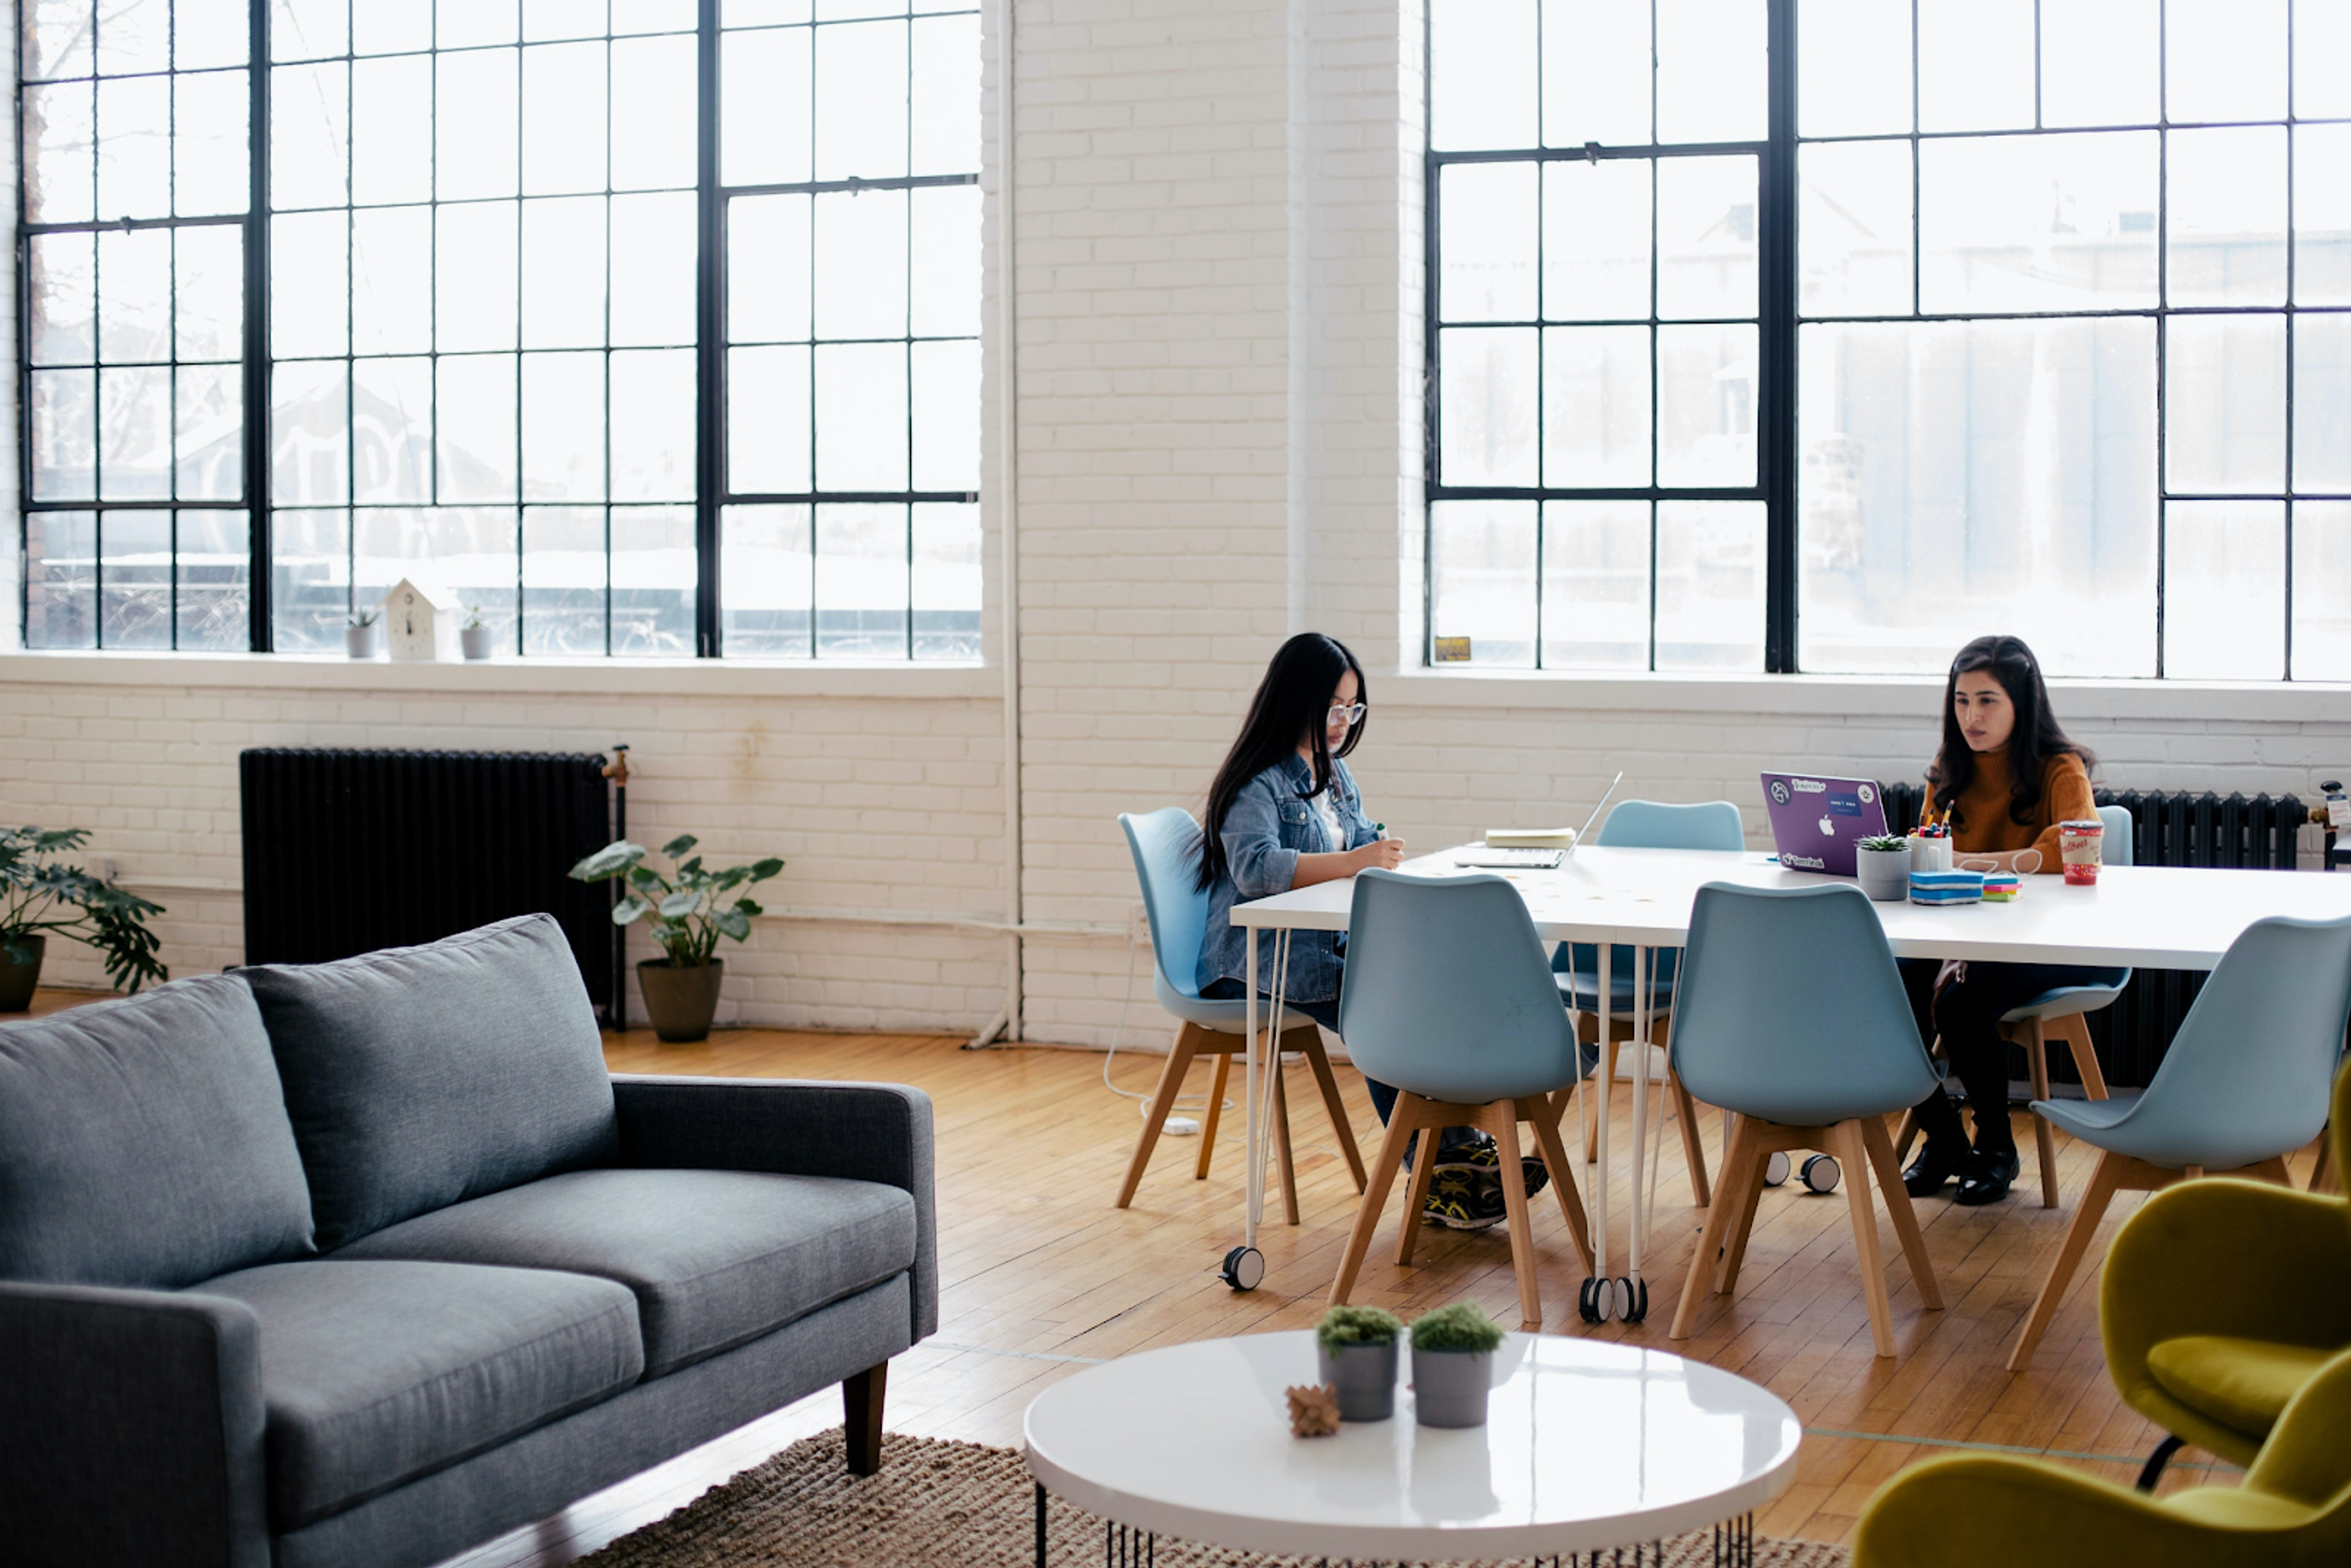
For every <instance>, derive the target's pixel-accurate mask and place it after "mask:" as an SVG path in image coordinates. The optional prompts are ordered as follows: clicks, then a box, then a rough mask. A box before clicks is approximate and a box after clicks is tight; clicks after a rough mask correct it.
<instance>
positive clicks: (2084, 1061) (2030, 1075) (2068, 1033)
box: [1894, 806, 2131, 1208]
mask: <svg viewBox="0 0 2351 1568" xmlns="http://www.w3.org/2000/svg"><path fill="white" fill-rule="evenodd" d="M2098 820H2099V821H2102V822H2104V823H2105V828H2106V836H2105V845H2104V847H2103V851H2102V852H2103V855H2104V858H2105V863H2106V864H2108V865H2128V864H2130V863H2131V814H2130V808H2129V807H2127V806H2101V807H2099V808H2098ZM1962 858H1964V857H1962ZM2025 887H2026V893H2027V895H2028V896H2030V894H2031V892H2032V881H2031V879H2029V878H2028V879H2027V881H2026V883H2025ZM2130 983H2131V971H2130V970H2129V968H2128V967H2123V968H2113V969H2101V970H2099V971H2097V977H2096V978H2095V980H2092V981H2090V982H2088V983H2086V984H2084V985H2079V986H2059V987H2057V988H2055V989H2053V990H2047V991H2043V992H2042V993H2041V994H2040V995H2039V996H2037V997H2034V998H2032V999H2031V1000H2030V1001H2026V1002H2022V1003H2020V1004H2018V1005H2017V1006H2016V1007H2015V1008H2013V1009H2010V1011H2009V1012H2008V1013H2006V1014H2005V1015H2004V1016H2002V1017H2001V1020H2000V1029H2001V1033H2002V1034H2003V1035H2005V1036H2007V1037H2008V1039H2009V1040H2010V1041H2011V1043H2013V1044H2015V1045H2018V1046H2020V1047H2022V1049H2023V1051H2024V1069H2025V1079H2026V1081H2027V1082H2030V1083H2031V1084H2032V1098H2034V1099H2035V1100H2046V1099H2048V1098H2049V1044H2048V1042H2049V1038H2050V1037H2051V1036H2052V1035H2053V1036H2055V1037H2056V1038H2057V1039H2059V1040H2064V1042H2065V1046H2066V1049H2067V1050H2069V1051H2072V1052H2073V1053H2074V1075H2075V1076H2076V1077H2078V1078H2080V1079H2081V1081H2082V1092H2083V1093H2084V1094H2085V1095H2087V1096H2088V1097H2089V1098H2090V1099H2092V1100H2104V1099H2105V1098H2106V1075H2105V1071H2103V1070H2102V1069H2101V1068H2100V1067H2099V1065H2098V1052H2097V1048H2096V1047H2095V1046H2094V1045H2092V1044H2091V1043H2090V1029H2089V1025H2087V1024H2086V1023H2085V1022H2084V1021H2083V1019H2084V1017H2085V1015H2087V1014H2090V1013H2094V1012H2096V1011H2097V1010H2098V1009H2100V1008H2108V1007H2112V1006H2114V1004H2115V998H2116V997H2119V996H2121V995H2122V994H2123V992H2124V991H2126V990H2127V989H2128V988H2130ZM1917 1126H1918V1117H1917V1112H1915V1111H1913V1112H1910V1113H1907V1114H1905V1115H1904V1117H1903V1118H1902V1126H1901V1130H1900V1131H1899V1132H1898V1133H1896V1134H1895V1138H1894V1157H1895V1158H1896V1160H1897V1161H1899V1160H1902V1159H1906V1158H1907V1157H1908V1155H1909V1153H1910V1139H1911V1137H1912V1135H1913V1134H1915V1133H1916V1132H1917ZM2032 1143H2033V1147H2034V1149H2035V1150H2036V1151H2037V1153H2038V1155H2039V1158H2040V1162H2041V1207H2043V1208H2054V1207H2057V1140H2056V1139H2055V1137H2054V1136H2053V1134H2051V1133H2050V1131H2049V1124H2048V1122H2047V1121H2046V1120H2045V1119H2043V1118H2042V1117H2039V1116H2035V1117H2034V1118H2033V1119H2032Z"/></svg>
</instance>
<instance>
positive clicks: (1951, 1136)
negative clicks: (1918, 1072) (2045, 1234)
mask: <svg viewBox="0 0 2351 1568" xmlns="http://www.w3.org/2000/svg"><path fill="white" fill-rule="evenodd" d="M2096 760H2097V759H2096V758H2094V757H2092V756H2091V755H2090V753H2088V752H2087V751H2085V750H2084V749H2083V748H2082V747H2079V746H2076V745H2074V742H2072V741H2071V740H2068V739H2067V738H2066V737H2065V732H2064V730H2062V729H2060V728H2059V727H2057V720H2056V717H2055V716H2054V715H2053V714H2052V713H2051V712H2050V711H2049V688H2048V686H2047V685H2044V684H2043V681H2042V678H2041V665H2040V662H2039V661H2038V660H2036V659H2034V658H2033V656H2032V649H2030V648H2028V647H2026V646H2025V645H2024V643H2023V642H2022V640H2020V639H2018V638H2015V637H1979V638H1977V639H1976V640H1975V641H1974V642H1972V643H1969V644H1968V645H1967V646H1966V647H1964V648H1962V649H1960V650H1959V656H1958V657H1957V658H1955V659H1953V660H1952V661H1951V675H1950V680H1949V684H1948V685H1946V686H1945V688H1944V695H1943V747H1942V750H1941V752H1940V753H1939V754H1938V755H1937V757H1936V758H1935V763H1934V766H1933V767H1931V768H1928V770H1927V782H1928V786H1929V788H1928V795H1927V805H1926V816H1927V819H1928V821H1940V820H1942V819H1943V818H1944V816H1945V815H1946V814H1947V813H1948V815H1949V821H1950V824H1951V835H1952V840H1953V843H1952V848H1953V850H1954V851H1955V852H1956V858H1957V859H1958V860H1959V862H1964V863H1969V864H1980V863H1982V862H1985V861H1992V862H1997V863H1998V864H1999V865H2000V867H2001V869H2003V870H2010V871H2018V872H2028V873H2029V872H2034V871H2039V872H2043V873H2052V872H2055V871H2057V870H2059V869H2060V866H2059V857H2058V852H2057V824H2058V823H2060V822H2064V821H2079V820H2082V819H2085V818H2095V816H2096V815H2097V807H2096V805H2095V803H2094V802H2093V800H2091V797H2090V768H2092V767H2093V766H2095V762H2096ZM1943 967H1944V966H1943V965H1942V964H1941V963H1939V962H1938V960H1936V959H1932V958H1906V959H1904V960H1903V961H1902V979H1903V983H1904V985H1905V986H1906V987H1907V988H1908V990H1909V993H1910V1006H1911V1009H1912V1010H1913V1011H1914V1012H1915V1013H1916V1014H1917V1019H1918V1030H1919V1032H1920V1033H1921V1034H1923V1035H1925V1036H1926V1037H1927V1038H1928V1040H1933V1039H1934V1038H1935V1037H1936V1036H1937V1035H1938V1034H1940V1035H1941V1036H1942V1040H1943V1054H1944V1055H1945V1056H1946V1057H1947V1058H1948V1059H1949V1061H1950V1064H1951V1071H1952V1072H1953V1073H1954V1074H1955V1075H1956V1076H1957V1077H1958V1078H1959V1082H1960V1083H1961V1084H1962V1085H1963V1086H1964V1087H1965V1089H1966V1091H1967V1097H1968V1110H1969V1112H1970V1114H1971V1115H1972V1117H1973V1119H1974V1121H1975V1143H1974V1145H1973V1146H1972V1147H1971V1146H1970V1145H1969V1142H1968V1136H1967V1134H1966V1132H1965V1131H1964V1130H1963V1129H1962V1128H1961V1126H1960V1124H1959V1108H1958V1107H1957V1106H1956V1105H1954V1104H1953V1103H1951V1100H1950V1098H1949V1096H1948V1095H1946V1094H1945V1093H1944V1092H1943V1091H1942V1090H1941V1089H1939V1088H1938V1089H1937V1090H1936V1091H1935V1092H1933V1093H1932V1094H1929V1095H1928V1096H1927V1098H1926V1099H1925V1100H1924V1101H1922V1102H1920V1103H1919V1106H1918V1124H1919V1126H1920V1127H1921V1128H1923V1129H1924V1130H1925V1132H1926V1134H1927V1144H1926V1146H1925V1147H1924V1148H1923V1149H1921V1150H1920V1151H1919V1153H1918V1157H1917V1159H1916V1160H1914V1161H1912V1162H1911V1165H1910V1168H1909V1169H1907V1170H1906V1171H1904V1172H1903V1173H1902V1181H1903V1185H1904V1186H1907V1187H1908V1188H1909V1190H1910V1196H1911V1197H1928V1196H1929V1195H1931V1194H1933V1193H1936V1192H1938V1191H1940V1190H1941V1189H1942V1186H1943V1184H1944V1183H1945V1182H1947V1181H1949V1180H1950V1179H1951V1178H1952V1177H1953V1176H1957V1177H1959V1191H1958V1193H1957V1194H1956V1195H1955V1197H1954V1201H1955V1202H1958V1203H1962V1204H1967V1205H1970V1206H1972V1205H1976V1204H1984V1203H1993V1202H1997V1201H1998V1200H1999V1199H2001V1198H2002V1197H2006V1196H2008V1186H2009V1183H2011V1181H2014V1180H2015V1179H2016V1173H2017V1159H2016V1135H2015V1133H2014V1131H2013V1129H2011V1126H2010V1124H2009V1112H2008V1044H2007V1041H2005V1040H2002V1039H2001V1033H2000V1020H2001V1016H2002V1015H2003V1014H2005V1013H2007V1012H2009V1011H2010V1010H2011V1009H2013V1008H2015V1007H2017V1006H2018V1005H2019V1004H2021V1003H2022V1002H2025V1001H2028V1000H2030V999H2031V998H2033V997H2036V996H2039V995H2040V994H2041V993H2042V992H2043V991H2048V990H2053V989H2055V988H2057V987H2059V986H2076V985H2086V984H2090V983H2092V982H2093V980H2095V979H2099V978H2103V977H2105V971H2103V970H2096V969H2089V968H2085V967H2080V966H2076V965H2070V964H1985V963H1973V962H1970V963H1969V964H1967V965H1964V966H1962V967H1959V970H1958V972H1957V973H1956V974H1954V975H1952V976H1950V977H1948V978H1944V977H1942V970H1943ZM1938 979H1941V981H1942V983H1941V985H1940V987H1939V988H1938V985H1937V981H1938Z"/></svg>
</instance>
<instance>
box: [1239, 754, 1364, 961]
mask: <svg viewBox="0 0 2351 1568" xmlns="http://www.w3.org/2000/svg"><path fill="white" fill-rule="evenodd" d="M1313 788H1314V768H1313V766H1312V764H1311V763H1309V762H1308V761H1307V760H1306V759H1305V758H1302V757H1298V756H1291V757H1290V758H1285V759H1284V760H1282V761H1280V762H1277V763H1275V764H1274V765H1273V766H1272V767H1270V768H1267V769H1266V770H1265V771H1264V772H1262V773H1260V774H1259V775H1258V776H1257V777H1256V778H1254V779H1250V780H1249V782H1248V783H1247V784H1244V785H1242V786H1241V792H1240V793H1239V794H1238V795H1236V796H1235V797H1234V798H1233V803H1232V807H1231V809H1230V810H1228V811H1227V812H1226V813H1225V827H1224V833H1223V839H1224V845H1225V874H1224V875H1222V876H1220V877H1218V878H1217V884H1216V885H1215V886H1214V887H1212V888H1210V889H1209V890H1208V928H1207V932H1206V934H1205V935H1204V936H1203V937H1202V939H1201V942H1200V968H1199V973H1198V976H1197V979H1198V982H1199V984H1201V985H1202V986H1207V985H1209V984H1211V983H1213V982H1214V981H1217V980H1218V979H1235V980H1238V979H1240V978H1242V977H1244V976H1246V975H1247V974H1248V973H1249V933H1248V932H1246V931H1244V930H1242V929H1241V928H1240V927H1239V926H1238V925H1234V924H1233V923H1232V920H1231V915H1232V910H1233V905H1234V904H1245V903H1247V902H1249V900H1250V899H1253V898H1270V897H1272V896H1273V895H1274V894H1277V893H1288V892H1289V891H1290V883H1291V882H1292V881H1293V880H1295V878H1296V877H1297V875H1298V857H1299V856H1300V855H1301V854H1328V853H1331V852H1334V851H1342V850H1352V849H1355V848H1357V847H1359V846H1360V845H1364V844H1367V843H1370V842H1371V841H1373V840H1374V838H1377V837H1378V836H1379V835H1378V834H1376V833H1374V831H1372V825H1371V824H1370V823H1369V822H1367V821H1364V808H1363V800H1362V797H1360V796H1358V795H1357V794H1356V793H1355V778H1354V775H1353V774H1352V773H1349V772H1348V771H1347V765H1346V764H1345V763H1344V762H1342V761H1340V760H1339V759H1338V758H1335V757H1334V758H1332V759H1331V804H1332V808H1333V809H1334V810H1336V811H1337V813H1338V817H1339V831H1340V833H1341V835H1342V836H1343V838H1344V839H1345V842H1343V843H1336V844H1334V843H1331V842H1328V841H1326V838H1325V835H1324V833H1323V831H1322V817H1321V815H1320V814H1318V813H1317V812H1316V811H1315V810H1314V803H1313V802H1312V801H1311V800H1307V799H1305V796H1306V792H1307V791H1308V790H1310V789H1313ZM1343 940H1344V938H1343V936H1341V935H1340V934H1339V933H1337V932H1332V931H1299V932H1295V933H1292V935H1291V936H1290V982H1289V984H1288V985H1286V986H1284V987H1283V988H1282V990H1283V994H1284V996H1285V997H1286V998H1288V999H1289V1000H1291V1001H1300V1002H1327V1001H1330V1000H1332V999H1333V998H1336V997H1337V996H1338V994H1339V963H1340V959H1339V954H1340V950H1341V944H1342V943H1343ZM1257 972H1258V989H1259V990H1260V991H1271V990H1272V989H1273V943H1272V942H1271V941H1270V940H1260V941H1259V943H1258V945H1257Z"/></svg>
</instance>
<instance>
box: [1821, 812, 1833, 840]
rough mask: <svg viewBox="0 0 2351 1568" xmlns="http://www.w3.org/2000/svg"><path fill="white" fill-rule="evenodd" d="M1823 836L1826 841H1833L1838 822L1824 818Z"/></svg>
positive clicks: (1830, 818) (1822, 822)
mask: <svg viewBox="0 0 2351 1568" xmlns="http://www.w3.org/2000/svg"><path fill="white" fill-rule="evenodd" d="M1821 836H1822V837H1823V838H1824V839H1833V838H1835V837H1836V821H1835V819H1834V818H1832V817H1826V816H1824V817H1823V818H1822V819H1821Z"/></svg>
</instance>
